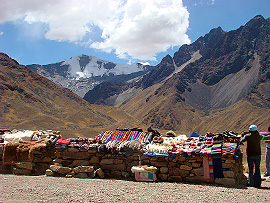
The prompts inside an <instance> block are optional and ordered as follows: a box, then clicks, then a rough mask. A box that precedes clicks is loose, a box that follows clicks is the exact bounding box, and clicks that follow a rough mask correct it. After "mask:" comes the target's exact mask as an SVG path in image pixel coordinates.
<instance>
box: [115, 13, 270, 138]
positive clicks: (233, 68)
mask: <svg viewBox="0 0 270 203" xmlns="http://www.w3.org/2000/svg"><path fill="white" fill-rule="evenodd" d="M211 34H212V35H211ZM212 37H213V41H211V39H212ZM199 42H201V43H199ZM196 44H199V45H204V46H199V45H196ZM207 44H208V45H207ZM195 45H196V46H195ZM269 46H270V24H269V20H266V19H264V18H263V17H262V16H256V17H254V18H253V19H251V20H250V21H249V22H248V23H246V25H244V26H241V27H240V28H239V29H237V30H233V31H230V32H227V33H225V32H223V31H222V30H221V28H217V29H215V30H212V31H211V32H210V33H209V34H208V35H206V36H204V37H203V38H200V39H198V40H197V41H196V42H194V43H193V44H191V45H183V46H182V47H181V48H180V49H179V51H178V52H177V53H175V55H174V63H175V64H177V65H176V66H175V67H176V68H175V70H176V69H177V68H179V67H181V66H182V67H181V70H178V71H175V74H172V75H171V76H170V77H168V78H166V80H163V82H161V83H158V84H155V85H153V86H150V87H148V88H147V89H145V90H143V91H141V92H140V93H139V94H137V95H135V96H133V97H132V98H130V99H129V100H126V101H124V102H123V103H122V104H120V105H119V106H121V108H123V109H124V110H125V111H127V112H128V113H129V114H131V115H134V116H135V117H137V118H141V120H142V121H143V123H145V124H147V125H152V126H154V127H157V128H164V129H175V130H176V129H183V130H185V131H189V132H190V131H193V130H195V131H198V132H200V133H205V130H207V129H211V130H216V131H223V130H225V129H232V130H235V131H241V130H244V129H247V127H248V125H250V124H251V123H255V124H257V125H258V126H259V128H261V129H263V130H266V129H267V127H268V125H269V122H270V120H269V116H268V115H269V113H270V110H269V107H270V94H269V93H270V86H269V84H270V64H269V62H270V47H269ZM195 53H197V57H195V58H196V59H194V60H193V61H192V60H191V59H192V57H193V56H194V54H195ZM198 55H199V57H198ZM181 56H183V58H181ZM187 62H189V63H187ZM183 65H184V66H183Z"/></svg>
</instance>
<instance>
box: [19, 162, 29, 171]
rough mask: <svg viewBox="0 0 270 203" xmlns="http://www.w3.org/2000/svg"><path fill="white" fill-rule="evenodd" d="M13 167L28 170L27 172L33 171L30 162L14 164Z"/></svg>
mask: <svg viewBox="0 0 270 203" xmlns="http://www.w3.org/2000/svg"><path fill="white" fill-rule="evenodd" d="M15 166H16V168H22V169H28V170H32V169H33V165H32V162H16V163H15Z"/></svg>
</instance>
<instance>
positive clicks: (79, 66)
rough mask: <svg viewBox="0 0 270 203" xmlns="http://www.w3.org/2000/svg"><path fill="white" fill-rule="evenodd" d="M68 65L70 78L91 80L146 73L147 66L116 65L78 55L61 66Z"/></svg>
mask: <svg viewBox="0 0 270 203" xmlns="http://www.w3.org/2000/svg"><path fill="white" fill-rule="evenodd" d="M64 65H67V66H68V67H69V68H68V73H69V76H70V77H72V78H74V77H75V78H90V77H97V76H100V77H102V76H111V75H128V74H131V73H135V72H139V71H144V70H145V66H144V65H142V64H140V63H137V64H131V65H128V64H115V63H112V62H109V61H104V60H100V59H98V58H97V57H95V56H87V55H77V56H75V57H72V58H70V59H67V60H65V61H63V62H62V64H61V66H64Z"/></svg>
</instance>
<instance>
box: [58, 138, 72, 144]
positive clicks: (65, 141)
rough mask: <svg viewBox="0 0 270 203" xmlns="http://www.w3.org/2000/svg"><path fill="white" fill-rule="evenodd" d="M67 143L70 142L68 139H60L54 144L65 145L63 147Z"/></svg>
mask: <svg viewBox="0 0 270 203" xmlns="http://www.w3.org/2000/svg"><path fill="white" fill-rule="evenodd" d="M69 142H70V140H68V139H64V138H60V139H59V140H57V142H56V144H65V145H68V144H69Z"/></svg>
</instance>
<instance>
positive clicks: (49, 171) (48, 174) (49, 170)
mask: <svg viewBox="0 0 270 203" xmlns="http://www.w3.org/2000/svg"><path fill="white" fill-rule="evenodd" d="M45 175H46V176H54V172H53V171H52V170H51V169H47V170H46V171H45Z"/></svg>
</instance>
